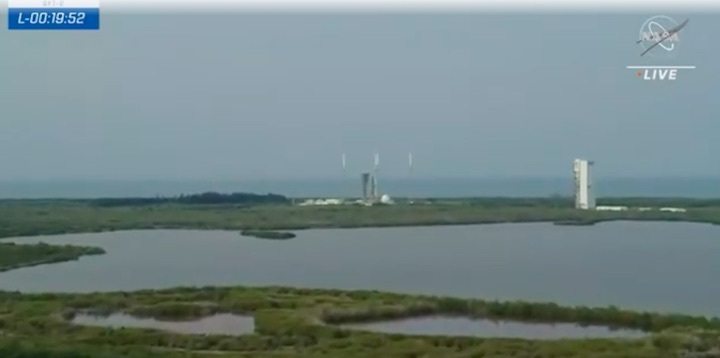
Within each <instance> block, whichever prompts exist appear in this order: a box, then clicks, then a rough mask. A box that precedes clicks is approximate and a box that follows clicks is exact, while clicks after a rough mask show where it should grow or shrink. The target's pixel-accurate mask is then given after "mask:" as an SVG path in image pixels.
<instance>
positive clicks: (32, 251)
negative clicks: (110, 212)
mask: <svg viewBox="0 0 720 358" xmlns="http://www.w3.org/2000/svg"><path fill="white" fill-rule="evenodd" d="M104 253H105V251H104V250H103V249H101V248H98V247H80V246H70V245H65V246H57V245H48V244H46V243H39V244H35V245H16V244H14V243H2V244H0V272H3V271H9V270H14V269H18V268H21V267H29V266H37V265H44V264H50V263H56V262H63V261H72V260H77V259H78V258H80V256H84V255H102V254H104ZM0 357H2V355H0Z"/></svg>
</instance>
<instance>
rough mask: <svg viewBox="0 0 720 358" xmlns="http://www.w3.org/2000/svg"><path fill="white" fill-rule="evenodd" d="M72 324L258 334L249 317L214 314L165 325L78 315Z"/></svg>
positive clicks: (118, 315)
mask: <svg viewBox="0 0 720 358" xmlns="http://www.w3.org/2000/svg"><path fill="white" fill-rule="evenodd" d="M72 323H74V324H79V325H84V326H99V327H110V328H122V327H125V328H152V329H158V330H163V331H169V332H175V333H182V334H217V335H231V336H237V335H242V334H251V333H253V332H255V320H254V318H253V317H250V316H239V315H233V314H215V315H212V316H208V317H203V318H200V319H197V320H192V321H162V320H157V319H154V318H139V317H134V316H131V315H128V314H124V313H114V314H111V315H109V316H99V315H91V314H85V313H79V314H77V315H76V316H75V318H73V320H72Z"/></svg>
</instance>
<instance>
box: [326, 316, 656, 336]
mask: <svg viewBox="0 0 720 358" xmlns="http://www.w3.org/2000/svg"><path fill="white" fill-rule="evenodd" d="M340 327H343V328H347V329H358V330H363V331H372V332H379V333H395V334H409V335H433V336H473V337H486V338H522V339H583V338H642V337H645V336H647V333H646V332H643V331H640V330H632V329H614V328H610V327H605V326H580V325H577V324H573V323H554V324H550V323H525V322H513V321H493V320H489V319H470V318H463V317H441V316H432V317H420V318H408V319H402V320H393V321H382V322H371V323H352V324H343V325H340Z"/></svg>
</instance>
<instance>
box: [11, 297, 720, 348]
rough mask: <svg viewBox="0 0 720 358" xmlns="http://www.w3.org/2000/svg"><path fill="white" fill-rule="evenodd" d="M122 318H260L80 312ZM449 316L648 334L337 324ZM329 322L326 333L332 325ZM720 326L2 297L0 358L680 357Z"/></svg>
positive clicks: (599, 316) (312, 300) (405, 308)
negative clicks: (191, 329)
mask: <svg viewBox="0 0 720 358" xmlns="http://www.w3.org/2000/svg"><path fill="white" fill-rule="evenodd" d="M88 311H89V312H95V313H104V314H109V313H112V312H125V313H128V314H132V315H139V316H145V317H155V318H158V319H175V320H179V319H190V318H197V317H200V316H205V315H210V314H214V313H219V312H224V313H236V314H248V315H253V316H254V318H255V326H256V332H255V333H254V334H250V335H244V336H239V337H230V336H212V335H199V334H198V335H183V334H177V333H171V332H165V331H158V330H151V329H135V328H122V329H111V328H102V327H90V326H78V325H75V324H72V323H71V322H70V320H71V319H72V317H73V316H74V314H76V313H78V312H88ZM429 314H443V315H453V316H468V317H477V318H481V317H487V318H494V319H507V320H517V321H528V322H576V323H580V324H604V325H611V326H614V327H629V328H638V329H643V330H646V331H648V332H651V333H652V334H650V335H648V337H647V338H642V339H635V340H629V339H584V340H571V339H564V340H551V341H533V340H524V339H490V338H473V337H450V336H406V335H398V334H392V335H388V334H380V333H373V332H364V331H354V330H349V329H344V328H339V327H337V326H334V325H332V324H330V323H339V322H354V321H369V320H381V319H382V320H384V319H392V318H400V317H413V316H423V315H429ZM323 322H325V323H327V324H324V323H323ZM719 329H720V320H717V319H708V318H704V317H690V316H683V315H660V314H655V313H648V312H632V311H624V310H620V309H618V308H615V307H607V308H589V307H562V306H558V305H555V304H551V303H529V302H498V301H484V300H478V299H475V300H466V299H457V298H447V297H429V296H411V295H399V294H391V293H382V292H376V291H337V290H314V289H292V288H282V287H266V288H249V287H204V288H176V289H170V290H144V291H137V292H131V293H126V292H117V293H92V294H32V295H30V294H28V295H23V294H19V293H10V292H2V293H0V356H2V357H50V356H52V357H218V356H222V357H250V356H252V357H280V356H289V355H292V356H298V357H368V356H378V357H463V358H464V357H542V358H551V357H567V358H571V357H578V358H580V357H582V358H593V357H597V358H599V357H607V358H611V357H612V358H615V357H676V356H679V354H680V353H681V352H683V351H691V352H707V351H709V350H711V349H713V348H714V347H718V346H719V345H720V330H719Z"/></svg>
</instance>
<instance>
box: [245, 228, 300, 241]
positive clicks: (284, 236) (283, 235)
mask: <svg viewBox="0 0 720 358" xmlns="http://www.w3.org/2000/svg"><path fill="white" fill-rule="evenodd" d="M240 235H242V236H250V237H255V238H258V239H268V240H288V239H292V238H295V236H296V235H295V234H293V233H291V232H286V231H270V230H244V231H241V232H240Z"/></svg>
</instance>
